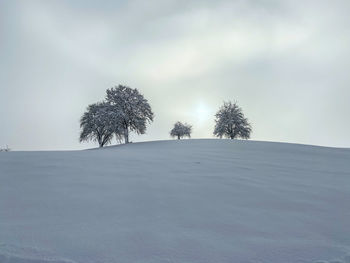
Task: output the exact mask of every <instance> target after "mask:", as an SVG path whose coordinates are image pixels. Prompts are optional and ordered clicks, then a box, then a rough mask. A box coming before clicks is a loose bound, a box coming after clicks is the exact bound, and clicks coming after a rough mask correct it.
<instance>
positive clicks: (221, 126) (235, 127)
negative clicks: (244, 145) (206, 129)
mask: <svg viewBox="0 0 350 263" xmlns="http://www.w3.org/2000/svg"><path fill="white" fill-rule="evenodd" d="M215 118H216V119H215V123H216V124H215V129H214V135H215V136H217V137H220V138H222V137H226V138H230V139H235V138H242V139H249V138H250V133H251V131H252V127H251V125H250V123H249V122H248V119H247V118H245V117H244V115H243V112H242V109H241V108H240V107H239V106H238V105H237V103H232V102H224V105H223V106H222V107H221V108H220V109H219V111H218V112H217V113H216V114H215Z"/></svg>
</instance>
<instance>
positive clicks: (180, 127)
mask: <svg viewBox="0 0 350 263" xmlns="http://www.w3.org/2000/svg"><path fill="white" fill-rule="evenodd" d="M191 133H192V126H191V125H189V124H187V123H181V122H179V121H178V122H176V123H175V124H174V128H173V129H172V130H171V131H170V136H171V137H177V139H178V140H180V139H181V138H183V137H188V138H191Z"/></svg>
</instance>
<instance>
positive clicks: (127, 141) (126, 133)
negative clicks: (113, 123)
mask: <svg viewBox="0 0 350 263" xmlns="http://www.w3.org/2000/svg"><path fill="white" fill-rule="evenodd" d="M124 139H125V144H127V143H129V129H128V128H126V129H125V130H124Z"/></svg>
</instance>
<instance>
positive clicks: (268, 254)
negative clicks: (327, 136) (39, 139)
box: [0, 140, 350, 263]
mask: <svg viewBox="0 0 350 263" xmlns="http://www.w3.org/2000/svg"><path fill="white" fill-rule="evenodd" d="M0 262H1V263H119V262H122V263H124V262H138V263H151V262H152V263H153V262H191V263H203V262H208V263H209V262H210V263H215V262H218V263H221V262H224V263H226V262H227V263H228V262H230V263H232V262H233V263H235V262H238V263H258V262H259V263H275V262H276V263H296V262H300V263H304V262H305V263H308V262H310V263H311V262H312V263H315V262H347V263H349V262H350V149H339V148H326V147H315V146H306V145H296V144H283V143H268V142H254V141H230V140H183V141H177V140H175V141H158V142H148V143H133V144H129V145H122V146H116V147H108V148H106V149H101V150H87V151H71V152H8V153H0Z"/></svg>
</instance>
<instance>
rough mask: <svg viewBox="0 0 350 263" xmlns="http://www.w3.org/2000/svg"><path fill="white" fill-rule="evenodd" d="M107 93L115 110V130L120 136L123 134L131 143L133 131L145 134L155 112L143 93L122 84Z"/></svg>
mask: <svg viewBox="0 0 350 263" xmlns="http://www.w3.org/2000/svg"><path fill="white" fill-rule="evenodd" d="M106 93H107V95H106V102H107V103H108V104H109V105H110V108H111V111H112V112H113V115H114V116H113V119H114V123H115V124H116V125H115V129H116V130H115V132H116V134H117V135H119V138H120V136H121V135H122V137H124V141H125V143H129V134H130V132H131V131H133V132H136V133H137V134H144V133H145V132H146V128H147V123H150V122H152V121H153V117H154V114H153V112H152V109H151V106H150V105H149V103H148V101H147V100H146V99H145V98H144V97H143V95H141V94H140V93H139V91H138V90H137V89H131V88H129V87H127V86H122V85H119V86H117V87H113V88H110V89H108V90H107V91H106ZM117 138H118V136H117Z"/></svg>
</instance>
